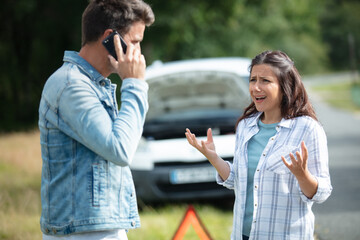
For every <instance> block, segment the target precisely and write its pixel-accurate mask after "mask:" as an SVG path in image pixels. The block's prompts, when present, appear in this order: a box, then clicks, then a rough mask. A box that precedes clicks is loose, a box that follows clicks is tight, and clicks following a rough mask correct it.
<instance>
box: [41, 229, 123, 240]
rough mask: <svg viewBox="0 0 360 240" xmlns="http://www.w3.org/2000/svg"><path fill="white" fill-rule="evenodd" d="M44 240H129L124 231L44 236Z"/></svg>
mask: <svg viewBox="0 0 360 240" xmlns="http://www.w3.org/2000/svg"><path fill="white" fill-rule="evenodd" d="M43 240H128V238H127V235H126V232H125V230H124V229H120V230H112V231H101V232H90V233H80V234H72V235H68V236H51V235H46V234H43Z"/></svg>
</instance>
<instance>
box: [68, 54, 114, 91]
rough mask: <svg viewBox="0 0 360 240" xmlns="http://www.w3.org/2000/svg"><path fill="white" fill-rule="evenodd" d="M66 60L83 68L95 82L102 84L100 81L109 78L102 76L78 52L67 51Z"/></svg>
mask: <svg viewBox="0 0 360 240" xmlns="http://www.w3.org/2000/svg"><path fill="white" fill-rule="evenodd" d="M63 61H64V62H71V63H73V64H75V65H77V66H78V67H79V68H81V69H82V70H83V71H84V72H85V74H86V75H87V76H88V77H89V78H90V79H91V80H92V81H94V82H96V83H98V84H100V81H103V80H105V81H106V80H108V79H107V78H105V77H104V76H102V75H101V74H100V73H99V72H98V71H97V70H96V69H95V68H94V67H93V66H91V64H90V63H89V62H87V61H86V60H85V59H84V58H82V57H81V56H79V53H78V52H75V51H65V54H64V58H63Z"/></svg>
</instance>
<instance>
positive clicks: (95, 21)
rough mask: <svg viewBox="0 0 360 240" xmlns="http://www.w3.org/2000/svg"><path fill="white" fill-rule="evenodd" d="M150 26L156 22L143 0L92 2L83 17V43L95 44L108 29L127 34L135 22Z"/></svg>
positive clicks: (98, 0)
mask: <svg viewBox="0 0 360 240" xmlns="http://www.w3.org/2000/svg"><path fill="white" fill-rule="evenodd" d="M138 21H142V22H144V24H145V25H146V26H150V25H151V24H152V23H153V22H154V21H155V16H154V13H153V11H152V9H151V7H150V6H149V5H148V4H147V3H145V2H144V1H142V0H91V1H90V3H89V5H88V6H87V7H86V9H85V11H84V13H83V15H82V43H81V45H82V46H84V45H85V44H87V43H90V42H94V41H96V40H98V39H99V37H100V36H101V35H102V34H103V33H104V32H105V30H106V29H114V30H117V31H118V32H119V33H120V34H122V35H124V34H126V33H127V32H128V31H129V29H130V26H131V25H132V24H133V23H134V22H138Z"/></svg>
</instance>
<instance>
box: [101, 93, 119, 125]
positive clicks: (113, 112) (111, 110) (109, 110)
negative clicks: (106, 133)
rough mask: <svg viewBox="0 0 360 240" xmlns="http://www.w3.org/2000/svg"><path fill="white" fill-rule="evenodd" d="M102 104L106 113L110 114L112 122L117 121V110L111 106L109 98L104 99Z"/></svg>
mask: <svg viewBox="0 0 360 240" xmlns="http://www.w3.org/2000/svg"><path fill="white" fill-rule="evenodd" d="M100 101H101V104H102V105H103V107H104V109H105V110H106V112H107V113H108V114H109V116H110V117H111V119H112V120H115V118H116V114H117V110H116V109H115V107H114V105H113V104H111V101H110V99H108V98H103V99H101V100H100Z"/></svg>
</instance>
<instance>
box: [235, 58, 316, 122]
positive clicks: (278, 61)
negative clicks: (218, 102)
mask: <svg viewBox="0 0 360 240" xmlns="http://www.w3.org/2000/svg"><path fill="white" fill-rule="evenodd" d="M260 64H267V65H270V66H271V68H272V69H273V71H274V73H275V75H276V77H277V78H278V80H279V84H280V89H281V92H282V94H283V98H282V101H281V115H282V117H283V118H285V119H291V118H295V117H300V116H309V117H312V118H313V119H315V120H317V117H316V113H315V111H314V109H313V107H312V105H311V103H310V101H309V98H308V95H307V93H306V90H305V87H304V84H303V83H302V81H301V77H300V74H299V72H298V70H297V69H296V67H295V65H294V62H293V61H292V60H291V59H290V58H289V56H288V55H286V53H284V52H281V51H264V52H262V53H260V54H259V55H257V56H256V57H255V58H254V59H253V60H252V62H251V65H250V73H251V71H252V69H253V67H254V66H255V65H260ZM257 112H258V111H257V109H256V107H255V103H254V102H251V103H250V105H249V106H248V107H247V108H246V109H245V111H244V113H243V115H242V116H241V117H240V118H239V120H238V121H237V124H238V123H239V122H240V121H241V120H243V119H245V118H248V117H251V116H253V115H254V114H255V113H257ZM237 124H236V125H237Z"/></svg>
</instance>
